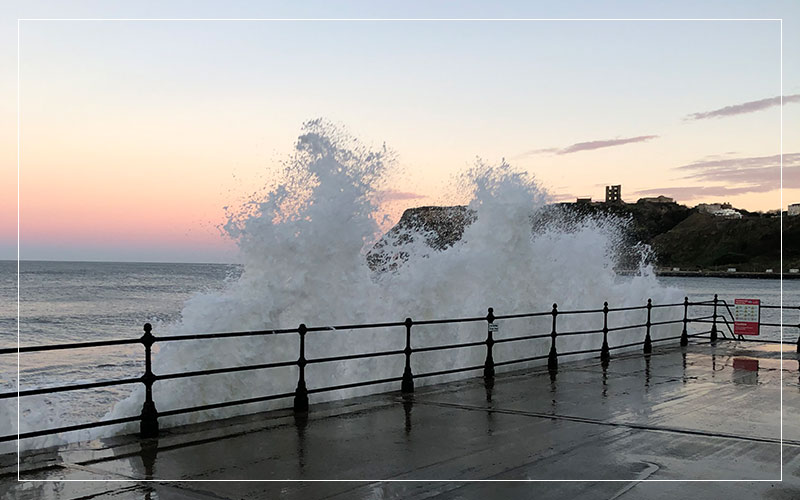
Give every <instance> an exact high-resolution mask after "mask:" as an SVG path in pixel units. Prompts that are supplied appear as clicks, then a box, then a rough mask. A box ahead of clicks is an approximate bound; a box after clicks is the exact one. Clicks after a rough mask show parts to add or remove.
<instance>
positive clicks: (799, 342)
mask: <svg viewBox="0 0 800 500" xmlns="http://www.w3.org/2000/svg"><path fill="white" fill-rule="evenodd" d="M781 305H783V304H781ZM797 310H798V311H799V312H800V306H797ZM781 319H783V308H781ZM797 333H798V336H797V352H800V322H798V323H797Z"/></svg>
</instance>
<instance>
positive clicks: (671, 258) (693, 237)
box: [367, 186, 800, 278]
mask: <svg viewBox="0 0 800 500" xmlns="http://www.w3.org/2000/svg"><path fill="white" fill-rule="evenodd" d="M621 194H622V193H621V186H607V187H606V200H604V201H592V200H591V199H590V198H578V199H577V200H576V201H575V202H572V203H570V202H561V203H554V204H552V205H549V206H548V208H547V209H546V210H551V211H554V210H566V211H569V212H571V213H573V214H575V215H577V216H578V217H580V216H593V215H601V216H602V215H614V216H617V217H620V218H623V219H627V220H629V221H630V223H629V224H628V235H627V238H628V241H627V243H628V244H630V245H634V244H636V243H638V242H641V243H645V244H648V245H650V246H651V247H652V249H653V251H654V253H655V263H656V272H657V273H658V274H660V275H665V276H704V277H713V276H724V277H741V278H778V277H780V275H781V271H783V277H784V278H800V271H798V269H800V204H794V205H790V206H789V209H788V210H787V211H784V212H783V218H781V213H780V212H779V211H778V210H775V211H770V212H766V213H764V212H750V211H747V210H743V209H739V208H736V207H733V206H731V205H730V204H729V203H701V204H699V205H697V206H695V207H688V206H686V205H682V204H679V203H677V202H675V201H674V200H673V199H672V198H668V197H666V196H657V197H649V198H640V199H638V200H637V201H636V202H635V203H626V202H624V201H623V200H622V195H621ZM781 220H782V221H783V266H781V253H780V249H781ZM473 221H474V214H472V213H471V211H470V210H469V209H468V208H467V207H465V206H452V207H434V206H429V207H418V208H410V209H407V210H406V211H405V212H404V213H403V216H402V217H401V219H400V221H399V222H398V223H397V225H396V226H395V227H394V228H392V229H391V230H390V231H389V233H387V235H388V236H391V235H392V234H394V235H399V234H401V233H402V230H403V228H407V227H415V228H420V229H422V230H424V231H427V232H428V234H430V235H431V236H429V237H428V238H427V243H428V245H430V246H431V247H433V248H446V247H448V246H451V245H452V244H454V243H455V242H456V241H458V240H459V239H461V236H462V234H463V231H464V228H465V227H467V226H468V225H470V224H471V223H472V222H473ZM387 242H388V240H387V238H386V237H384V239H382V240H381V241H379V242H378V243H377V244H376V245H375V248H373V249H372V250H371V251H370V252H369V254H368V256H367V259H368V262H369V265H370V267H371V268H373V269H377V268H382V267H385V266H387V265H388V266H389V267H391V266H392V265H393V264H392V262H391V261H392V260H395V261H396V260H397V259H398V258H399V259H400V260H403V257H402V256H398V255H389V254H387V251H389V252H388V253H391V252H390V249H389V248H388V247H387V244H388V243H387ZM625 267H627V266H626V265H625V264H624V263H622V265H621V268H625ZM623 272H624V271H623Z"/></svg>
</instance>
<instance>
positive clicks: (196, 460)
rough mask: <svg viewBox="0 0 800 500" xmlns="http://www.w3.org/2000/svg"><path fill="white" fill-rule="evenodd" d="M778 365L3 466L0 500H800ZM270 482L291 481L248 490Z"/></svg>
mask: <svg viewBox="0 0 800 500" xmlns="http://www.w3.org/2000/svg"><path fill="white" fill-rule="evenodd" d="M783 363H784V366H783V370H781V369H780V348H779V346H774V345H772V346H770V345H762V344H751V343H748V344H743V343H732V342H724V341H723V342H720V343H719V344H718V345H717V346H716V347H712V346H710V345H708V344H698V345H691V346H689V347H688V348H685V349H681V348H665V347H660V348H656V351H655V352H654V353H653V354H652V355H651V356H643V355H642V354H640V353H638V352H635V353H627V354H624V355H623V354H620V355H618V356H617V357H615V358H614V359H612V360H611V363H610V364H609V365H608V367H605V368H604V367H603V366H602V365H601V364H600V363H599V361H598V360H584V361H577V362H574V363H566V362H562V365H561V369H560V370H559V372H558V373H557V375H556V376H555V377H552V376H551V375H550V374H549V373H548V372H547V370H546V369H544V368H543V367H542V368H536V369H529V370H526V371H523V372H512V373H508V374H500V375H498V376H497V378H496V380H495V383H494V384H493V386H490V387H487V386H486V385H485V384H484V382H483V379H471V380H466V381H461V382H453V383H448V384H441V385H436V386H428V387H421V388H418V389H417V391H416V393H415V394H414V395H413V396H410V397H404V396H402V395H400V394H399V393H391V394H382V395H375V396H368V397H363V398H358V399H352V400H346V401H340V402H336V403H327V404H320V405H313V406H312V408H311V411H310V412H309V414H308V416H307V417H299V418H298V417H296V416H295V415H294V414H293V413H292V412H291V411H287V410H282V411H276V412H270V413H268V414H260V415H255V416H248V417H240V418H236V419H229V420H225V421H218V422H213V423H207V424H201V425H195V426H187V427H184V428H180V429H172V430H169V431H168V432H165V433H164V435H163V436H162V437H161V438H159V439H158V440H149V441H141V440H139V439H137V438H134V437H123V438H116V439H114V440H106V441H103V442H93V443H82V444H77V445H71V446H68V447H63V448H61V449H58V450H45V451H40V452H37V453H31V454H26V455H25V456H24V457H23V466H22V471H23V472H22V478H23V479H24V480H28V481H23V482H21V483H16V457H15V456H5V457H0V459H1V460H2V461H0V467H1V468H0V474H5V475H4V476H2V477H0V479H2V481H3V484H2V486H0V496H2V497H3V498H5V495H10V496H13V497H17V498H26V499H27V498H31V499H33V498H36V499H39V498H53V499H65V498H115V499H128V498H151V499H161V498H164V499H172V498H174V499H219V498H248V499H250V498H290V499H317V498H319V499H321V498H341V499H345V498H347V499H349V498H437V499H456V498H532V497H536V498H553V499H566V498H586V499H634V498H653V499H662V498H663V499H667V498H669V499H673V498H727V499H738V498H742V499H746V498H767V499H796V498H800V423H798V419H797V414H798V409H800V374H798V362H797V354H796V353H795V347H794V346H793V345H791V346H786V348H785V352H784V362H783ZM781 375H782V376H783V384H781ZM781 385H782V386H783V412H784V413H783V415H784V419H783V439H784V443H783V450H782V451H781V445H780V440H781V418H780V417H781ZM781 463H783V468H781ZM781 474H782V475H783V481H780V479H781ZM36 479H43V480H59V481H57V482H30V480H36ZM65 479H66V480H77V481H69V482H66V481H60V480H65ZM142 479H152V480H151V481H147V482H144V481H141V480H142ZM264 479H267V480H280V481H275V482H257V481H250V482H247V481H245V480H264ZM287 479H294V480H301V481H285V480H287ZM87 480H106V481H113V482H88V481H87ZM225 480H227V481H225ZM311 480H337V481H320V482H314V481H311ZM381 480H393V481H392V482H387V481H381ZM443 480H449V481H443ZM475 480H481V481H483V482H477V481H475ZM527 480H542V481H543V482H526V481H527ZM550 480H558V481H557V482H556V481H550ZM658 480H675V481H674V482H657V481H658ZM687 480H692V481H687ZM718 480H746V481H748V482H716V481H718ZM513 481H516V482H513ZM544 481H547V482H544Z"/></svg>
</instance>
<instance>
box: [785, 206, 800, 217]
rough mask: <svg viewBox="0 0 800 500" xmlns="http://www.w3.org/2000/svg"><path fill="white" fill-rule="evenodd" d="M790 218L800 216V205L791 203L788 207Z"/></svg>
mask: <svg viewBox="0 0 800 500" xmlns="http://www.w3.org/2000/svg"><path fill="white" fill-rule="evenodd" d="M788 215H789V216H790V217H794V216H795V215H800V203H792V204H791V205H789V214H788Z"/></svg>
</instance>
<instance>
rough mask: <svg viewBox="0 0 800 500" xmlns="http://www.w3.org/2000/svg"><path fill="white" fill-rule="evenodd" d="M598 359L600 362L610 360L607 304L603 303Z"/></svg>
mask: <svg viewBox="0 0 800 500" xmlns="http://www.w3.org/2000/svg"><path fill="white" fill-rule="evenodd" d="M600 359H601V360H602V361H608V360H609V359H611V351H610V350H609V348H608V302H603V348H602V349H601V350H600Z"/></svg>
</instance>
